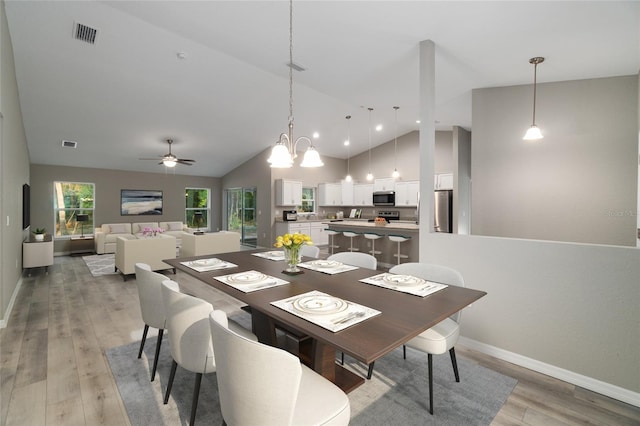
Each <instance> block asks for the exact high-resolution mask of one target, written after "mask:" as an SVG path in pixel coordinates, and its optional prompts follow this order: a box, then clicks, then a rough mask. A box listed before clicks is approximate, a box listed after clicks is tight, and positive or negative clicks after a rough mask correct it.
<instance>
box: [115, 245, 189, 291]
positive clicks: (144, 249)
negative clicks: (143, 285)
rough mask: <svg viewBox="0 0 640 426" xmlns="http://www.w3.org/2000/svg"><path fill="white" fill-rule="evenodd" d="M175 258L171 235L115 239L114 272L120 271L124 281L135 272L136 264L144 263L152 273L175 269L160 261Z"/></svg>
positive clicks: (174, 247) (174, 246)
mask: <svg viewBox="0 0 640 426" xmlns="http://www.w3.org/2000/svg"><path fill="white" fill-rule="evenodd" d="M175 258H176V241H175V238H174V237H172V236H171V235H164V234H159V235H157V236H155V237H143V238H136V237H135V236H133V235H119V236H118V237H116V265H115V266H116V271H120V272H121V273H122V275H123V278H124V279H125V280H126V279H127V275H130V274H133V273H135V271H136V268H135V265H136V263H138V262H141V263H146V264H147V265H149V266H150V267H151V270H152V271H161V270H164V269H173V272H174V273H175V268H173V267H172V266H170V265H167V264H166V263H164V262H163V261H162V259H175Z"/></svg>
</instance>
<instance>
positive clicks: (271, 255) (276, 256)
mask: <svg viewBox="0 0 640 426" xmlns="http://www.w3.org/2000/svg"><path fill="white" fill-rule="evenodd" d="M252 254H253V255H254V256H258V257H262V258H263V259H269V260H275V261H282V260H284V251H282V250H280V251H278V250H276V251H262V252H260V253H252Z"/></svg>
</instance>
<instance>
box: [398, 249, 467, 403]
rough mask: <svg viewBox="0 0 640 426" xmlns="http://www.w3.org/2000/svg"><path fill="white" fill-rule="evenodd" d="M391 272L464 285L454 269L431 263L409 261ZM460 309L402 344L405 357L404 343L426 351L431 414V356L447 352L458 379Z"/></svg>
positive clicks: (459, 285)
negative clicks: (457, 349)
mask: <svg viewBox="0 0 640 426" xmlns="http://www.w3.org/2000/svg"><path fill="white" fill-rule="evenodd" d="M389 272H391V273H393V274H404V275H412V276H414V277H419V278H422V279H424V280H428V281H434V282H438V283H443V284H448V285H454V286H458V287H464V279H463V278H462V274H460V272H458V271H456V270H455V269H452V268H449V267H447V266H443V265H436V264H432V263H417V262H409V263H403V264H400V265H397V266H394V267H393V268H391V269H390V270H389ZM460 315H461V313H460V312H457V313H456V314H455V315H453V316H452V317H449V318H446V319H444V320H442V321H440V322H439V323H438V324H436V325H434V326H433V327H431V328H430V329H428V330H427V331H424V332H422V333H420V334H419V335H418V336H416V337H414V338H413V339H411V340H409V341H408V342H407V343H406V344H405V345H403V347H402V351H403V356H404V358H406V357H407V353H406V346H408V347H410V348H414V349H417V350H419V351H422V352H424V353H426V354H427V364H428V367H427V368H428V372H429V413H431V414H433V355H439V354H443V353H445V352H447V351H449V356H450V357H451V364H452V365H453V374H454V375H455V379H456V382H459V381H460V376H459V374H458V363H457V362H456V351H455V348H454V346H455V344H456V343H457V342H458V337H460V325H459V323H460Z"/></svg>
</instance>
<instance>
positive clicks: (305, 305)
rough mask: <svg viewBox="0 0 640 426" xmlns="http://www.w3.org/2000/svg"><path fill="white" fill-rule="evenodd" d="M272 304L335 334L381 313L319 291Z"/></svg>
mask: <svg viewBox="0 0 640 426" xmlns="http://www.w3.org/2000/svg"><path fill="white" fill-rule="evenodd" d="M271 304H272V305H273V306H276V307H278V308H280V309H283V310H285V311H287V312H289V313H292V314H293V315H296V316H298V317H300V318H302V319H305V320H307V321H309V322H312V323H314V324H316V325H319V326H320V327H323V328H326V329H327V330H331V331H333V332H337V331H340V330H344V329H345V328H347V327H351V326H352V325H355V324H358V323H360V322H362V321H366V320H367V319H369V318H371V317H374V316H376V315H379V314H380V311H377V310H375V309H372V308H369V307H366V306H363V305H359V304H357V303H353V302H349V301H347V300H342V299H339V298H336V297H333V296H331V295H328V294H326V293H323V292H321V291H317V290H313V291H310V292H308V293H304V294H299V295H297V296H295V297H289V298H287V299H283V300H276V301H275V302H271Z"/></svg>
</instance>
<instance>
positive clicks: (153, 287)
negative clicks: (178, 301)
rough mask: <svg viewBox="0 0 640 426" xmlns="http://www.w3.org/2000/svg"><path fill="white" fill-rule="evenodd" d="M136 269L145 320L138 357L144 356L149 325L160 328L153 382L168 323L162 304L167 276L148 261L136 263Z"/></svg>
mask: <svg viewBox="0 0 640 426" xmlns="http://www.w3.org/2000/svg"><path fill="white" fill-rule="evenodd" d="M135 269H136V287H137V288H138V300H139V303H140V313H141V314H142V321H144V331H143V332H142V340H141V341H140V350H139V351H138V359H140V358H141V357H142V350H143V349H144V344H145V342H146V340H147V333H148V332H149V327H154V328H157V329H158V341H157V342H156V355H155V358H154V359H153V368H152V370H151V381H152V382H153V380H154V379H155V378H156V370H157V369H158V356H159V355H160V346H161V345H162V336H163V334H164V329H165V325H166V317H165V314H164V306H163V304H162V282H163V281H165V280H166V279H167V277H165V276H164V275H162V274H159V273H157V272H153V271H151V267H150V266H149V265H147V264H146V263H136V264H135Z"/></svg>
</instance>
